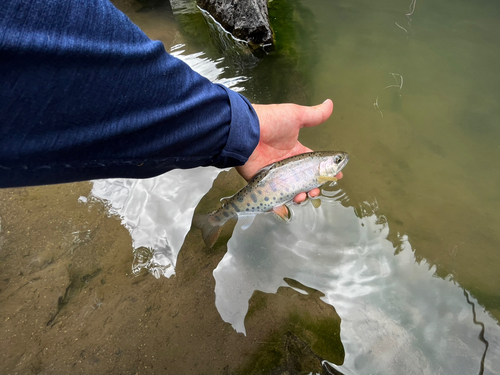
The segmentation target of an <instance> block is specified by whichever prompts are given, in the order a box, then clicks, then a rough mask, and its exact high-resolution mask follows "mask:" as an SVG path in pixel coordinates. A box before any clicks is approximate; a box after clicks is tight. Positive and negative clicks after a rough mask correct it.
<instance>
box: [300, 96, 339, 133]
mask: <svg viewBox="0 0 500 375" xmlns="http://www.w3.org/2000/svg"><path fill="white" fill-rule="evenodd" d="M302 108H303V113H302V118H301V127H311V126H316V125H319V124H322V123H323V122H325V121H326V120H328V118H329V117H330V116H331V114H332V111H333V102H332V101H331V100H330V99H327V100H325V101H324V102H323V103H321V104H319V105H315V106H313V107H302Z"/></svg>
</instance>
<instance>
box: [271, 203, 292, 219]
mask: <svg viewBox="0 0 500 375" xmlns="http://www.w3.org/2000/svg"><path fill="white" fill-rule="evenodd" d="M272 211H273V212H274V213H275V214H276V215H278V216H279V217H280V218H282V219H283V220H285V221H288V220H290V213H289V211H288V208H287V207H286V206H285V205H282V206H277V207H274V208H273V210H272Z"/></svg>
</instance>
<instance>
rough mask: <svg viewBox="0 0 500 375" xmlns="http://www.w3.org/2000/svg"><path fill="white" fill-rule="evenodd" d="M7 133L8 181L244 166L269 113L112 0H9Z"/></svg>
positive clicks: (1, 101) (3, 26)
mask: <svg viewBox="0 0 500 375" xmlns="http://www.w3.org/2000/svg"><path fill="white" fill-rule="evenodd" d="M0 137H1V139H0V147H1V149H0V187H14V186H27V185H39V184H53V183H61V182H71V181H81V180H89V179H98V178H110V177H129V178H146V177H152V176H155V175H159V174H161V173H164V172H167V171H169V170H171V169H174V168H193V167H197V166H208V165H213V166H217V167H230V166H235V165H241V164H244V163H245V161H246V160H247V159H248V157H249V156H250V154H251V153H252V152H253V150H254V148H255V147H256V145H257V143H258V140H259V122H258V118H257V115H256V113H255V111H254V110H253V108H252V106H251V105H250V103H249V102H248V101H247V99H245V98H244V97H243V96H241V95H239V94H237V93H235V92H233V91H231V90H229V89H227V88H225V87H223V86H220V85H217V84H213V83H211V82H210V81H208V80H207V79H206V78H204V77H202V76H200V75H199V74H197V73H196V72H194V71H193V70H191V69H190V68H189V67H188V66H187V65H186V64H185V63H183V62H182V61H180V60H178V59H176V58H175V57H173V56H170V55H169V54H168V53H166V52H165V49H164V46H163V45H162V43H160V42H158V41H151V40H150V39H149V38H148V37H147V36H146V35H145V34H144V33H143V32H142V31H141V30H139V29H138V28H137V27H136V26H135V25H134V24H132V23H131V22H130V20H129V19H128V18H127V17H126V16H125V15H123V14H122V13H121V12H119V11H118V10H117V9H116V8H115V7H114V6H113V5H112V4H111V3H110V2H109V1H108V0H85V1H64V0H45V1H41V0H33V1H26V0H6V1H4V2H3V3H2V6H1V7H0Z"/></svg>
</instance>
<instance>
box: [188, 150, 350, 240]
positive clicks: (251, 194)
mask: <svg viewBox="0 0 500 375" xmlns="http://www.w3.org/2000/svg"><path fill="white" fill-rule="evenodd" d="M348 161H349V156H348V155H347V154H346V153H345V152H335V151H317V152H308V153H305V154H300V155H296V156H292V157H291V158H288V159H284V160H281V161H279V162H276V163H274V164H271V165H269V166H267V167H264V168H263V169H262V170H261V171H259V173H257V174H256V175H255V177H254V178H253V179H252V180H251V181H250V182H249V183H248V185H246V186H245V187H244V188H243V189H241V190H240V191H239V192H237V193H236V194H235V195H233V196H232V197H230V198H226V199H223V200H222V206H221V207H220V208H219V209H218V210H215V211H213V212H210V213H207V214H203V215H196V216H195V217H194V219H193V224H194V226H195V227H197V228H199V229H201V232H202V236H203V240H204V241H205V243H206V244H207V246H208V247H212V246H213V245H214V244H215V241H217V238H218V237H219V234H220V232H221V230H222V226H223V225H224V224H225V223H226V222H227V221H228V220H229V219H231V218H232V217H237V216H238V215H241V214H251V213H258V212H267V211H274V212H275V213H276V214H278V215H279V216H280V217H282V218H283V219H285V220H286V219H287V213H288V210H287V209H285V208H284V207H283V205H284V204H285V203H288V202H290V201H292V200H293V198H294V197H295V196H296V195H297V194H298V193H301V192H304V191H306V192H307V191H309V190H312V189H314V188H317V187H320V186H321V185H323V184H325V183H326V182H329V181H337V178H336V177H335V176H336V175H337V174H338V173H339V172H340V171H341V170H342V169H343V168H344V167H345V166H346V164H347V162H348Z"/></svg>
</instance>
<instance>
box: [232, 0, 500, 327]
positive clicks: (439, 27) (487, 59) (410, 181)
mask: <svg viewBox="0 0 500 375" xmlns="http://www.w3.org/2000/svg"><path fill="white" fill-rule="evenodd" d="M499 8H500V6H499V5H498V4H496V3H493V2H486V1H480V2H473V1H458V2H456V1H448V0H447V1H439V2H431V3H429V2H422V1H419V0H416V1H415V2H411V1H395V0H386V1H380V2H376V3H374V2H371V1H363V0H360V1H356V2H352V1H346V0H344V1H343V0H340V1H321V0H312V1H307V2H306V1H297V0H287V1H285V0H274V1H272V2H271V3H270V17H271V20H272V23H273V26H274V28H275V33H276V39H277V43H276V44H277V50H276V51H275V52H274V53H271V54H269V55H267V56H265V57H264V58H263V59H261V60H259V61H258V62H255V61H254V60H251V59H248V58H246V59H237V63H236V64H234V65H233V66H232V68H233V69H234V70H231V73H232V74H235V73H238V74H241V75H244V76H247V77H251V79H250V80H249V81H247V82H245V83H244V84H243V86H244V88H245V91H244V94H245V95H246V96H247V97H249V98H250V99H251V100H252V101H254V102H260V103H270V102H280V101H291V102H296V103H301V104H316V103H320V102H322V101H323V100H324V99H326V98H331V99H333V101H334V104H335V110H334V113H333V115H332V117H331V118H330V119H329V120H328V121H327V123H326V124H324V125H322V126H321V127H319V128H315V129H304V130H303V131H302V133H301V140H302V141H303V143H305V144H306V145H307V146H309V147H311V148H313V149H317V150H330V149H341V150H346V151H348V152H349V153H350V155H351V162H350V164H349V165H348V167H347V168H346V171H345V178H344V180H343V181H342V188H343V189H344V190H345V192H346V193H347V194H348V196H349V198H350V204H352V205H353V206H356V205H359V204H361V203H362V202H372V201H376V202H377V203H378V207H379V210H378V214H380V215H384V216H385V217H386V218H387V219H388V224H389V228H390V238H391V239H393V241H394V242H395V244H396V245H397V241H398V239H397V238H398V234H399V235H402V234H406V235H408V237H409V240H410V242H411V244H412V247H413V248H414V251H415V257H416V259H417V260H422V259H425V260H426V261H427V262H428V263H429V264H431V265H436V266H437V273H438V275H440V276H441V277H446V276H448V275H450V276H451V277H452V278H453V280H455V281H456V282H458V283H459V284H460V285H462V286H463V287H465V288H466V289H467V290H469V291H471V293H472V294H473V295H474V296H475V297H476V298H478V300H479V302H480V303H481V304H483V305H484V306H485V307H486V308H487V310H488V311H489V312H490V313H491V314H493V315H494V316H495V317H496V318H497V319H500V294H499V292H498V291H499V290H500V288H499V287H500V272H499V268H500V251H499V245H500V232H499V231H498V230H497V229H498V228H499V227H500V193H499V191H500V190H499V189H498V186H499V184H500V173H499V170H498V165H499V161H500V106H499V103H498V98H499V97H500V73H499V70H498V66H499V63H500V42H499V40H498V38H497V36H498V35H499V33H500V24H499V23H498V22H497V17H496V15H497V14H498V12H499ZM249 61H251V63H249ZM235 67H236V68H235Z"/></svg>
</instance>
